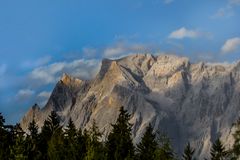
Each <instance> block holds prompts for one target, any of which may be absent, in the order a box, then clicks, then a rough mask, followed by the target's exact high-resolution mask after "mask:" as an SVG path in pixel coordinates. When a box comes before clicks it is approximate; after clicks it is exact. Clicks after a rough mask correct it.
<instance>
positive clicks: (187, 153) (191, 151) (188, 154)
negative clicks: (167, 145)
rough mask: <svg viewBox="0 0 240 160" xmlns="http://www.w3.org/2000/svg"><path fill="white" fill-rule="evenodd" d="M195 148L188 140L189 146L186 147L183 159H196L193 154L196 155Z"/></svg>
mask: <svg viewBox="0 0 240 160" xmlns="http://www.w3.org/2000/svg"><path fill="white" fill-rule="evenodd" d="M194 152H195V149H193V148H192V147H191V145H190V143H189V142H188V144H187V146H186V147H185V149H184V153H183V155H182V160H194V158H193V155H194Z"/></svg>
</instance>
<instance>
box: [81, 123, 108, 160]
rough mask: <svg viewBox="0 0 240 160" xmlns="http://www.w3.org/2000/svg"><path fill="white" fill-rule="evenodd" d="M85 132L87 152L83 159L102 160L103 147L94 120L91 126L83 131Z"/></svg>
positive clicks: (100, 135)
mask: <svg viewBox="0 0 240 160" xmlns="http://www.w3.org/2000/svg"><path fill="white" fill-rule="evenodd" d="M85 133H86V134H87V141H86V142H87V153H86V156H85V160H102V159H104V149H103V145H102V143H101V142H100V139H101V137H102V133H101V132H100V131H99V129H98V127H97V125H96V122H95V120H94V121H93V124H92V126H91V128H90V129H89V130H88V131H87V132H85Z"/></svg>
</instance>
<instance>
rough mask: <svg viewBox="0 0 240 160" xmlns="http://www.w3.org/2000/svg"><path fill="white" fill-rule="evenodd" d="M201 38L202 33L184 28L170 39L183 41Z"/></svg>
mask: <svg viewBox="0 0 240 160" xmlns="http://www.w3.org/2000/svg"><path fill="white" fill-rule="evenodd" d="M199 36H201V33H200V32H198V31H195V30H188V29H186V28H185V27H182V28H180V29H178V30H176V31H173V32H172V33H171V34H170V35H169V38H172V39H183V38H197V37H199Z"/></svg>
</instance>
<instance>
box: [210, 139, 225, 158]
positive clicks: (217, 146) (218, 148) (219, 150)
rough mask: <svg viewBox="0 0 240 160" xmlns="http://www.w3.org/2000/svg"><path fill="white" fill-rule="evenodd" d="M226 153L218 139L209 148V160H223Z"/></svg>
mask: <svg viewBox="0 0 240 160" xmlns="http://www.w3.org/2000/svg"><path fill="white" fill-rule="evenodd" d="M226 155H227V152H226V150H225V148H224V146H223V144H222V142H221V141H220V139H219V138H218V139H217V140H216V141H215V142H214V143H213V145H212V148H211V160H225V159H226Z"/></svg>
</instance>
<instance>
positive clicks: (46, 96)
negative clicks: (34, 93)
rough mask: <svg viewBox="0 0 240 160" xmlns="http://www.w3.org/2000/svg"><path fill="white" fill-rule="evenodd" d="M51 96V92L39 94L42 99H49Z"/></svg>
mask: <svg viewBox="0 0 240 160" xmlns="http://www.w3.org/2000/svg"><path fill="white" fill-rule="evenodd" d="M50 96H51V92H47V91H42V92H40V93H39V94H38V97H40V98H49V97H50Z"/></svg>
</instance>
